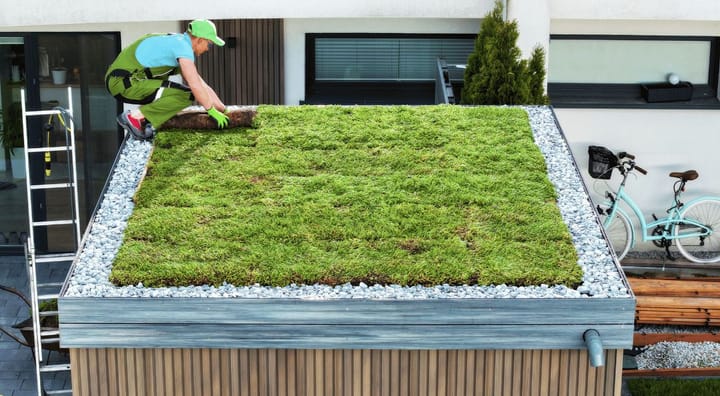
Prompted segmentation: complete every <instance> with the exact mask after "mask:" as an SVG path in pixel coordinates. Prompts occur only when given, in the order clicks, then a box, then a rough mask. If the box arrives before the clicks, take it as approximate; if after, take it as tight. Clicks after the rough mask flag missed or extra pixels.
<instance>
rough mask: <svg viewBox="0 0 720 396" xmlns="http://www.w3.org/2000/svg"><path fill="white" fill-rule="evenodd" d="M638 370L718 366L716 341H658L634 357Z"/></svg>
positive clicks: (718, 354)
mask: <svg viewBox="0 0 720 396" xmlns="http://www.w3.org/2000/svg"><path fill="white" fill-rule="evenodd" d="M635 361H636V363H637V366H638V369H639V370H652V369H663V368H702V367H720V344H718V343H717V342H659V343H657V344H653V345H648V346H647V347H645V348H643V351H642V353H640V354H639V355H637V356H636V357H635Z"/></svg>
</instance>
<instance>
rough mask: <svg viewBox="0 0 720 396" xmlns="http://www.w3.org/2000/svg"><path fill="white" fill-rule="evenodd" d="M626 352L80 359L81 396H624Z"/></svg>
mask: <svg viewBox="0 0 720 396" xmlns="http://www.w3.org/2000/svg"><path fill="white" fill-rule="evenodd" d="M622 352H623V351H622V350H607V351H606V352H605V356H606V365H605V366H604V367H598V368H593V367H591V366H590V365H589V364H588V357H587V352H586V351H585V350H519V349H516V350H367V349H366V350H358V349H340V350H329V349H328V350H322V349H309V350H298V349H209V348H195V349H132V348H131V349H113V348H109V349H76V348H74V349H71V350H70V357H71V361H72V385H73V394H74V395H76V396H100V395H108V396H114V395H122V396H125V395H128V396H131V395H147V396H153V395H157V396H161V395H168V396H170V395H172V396H182V395H206V396H208V395H218V396H224V395H252V396H276V395H277V396H291V395H292V396H310V395H313V396H315V395H317V396H330V395H343V396H380V395H383V396H390V395H399V396H400V395H407V396H426V395H448V396H449V395H457V396H462V395H493V396H494V395H512V396H517V395H553V396H555V395H558V396H562V395H568V396H570V395H588V396H593V395H597V396H600V395H620V386H621V371H622Z"/></svg>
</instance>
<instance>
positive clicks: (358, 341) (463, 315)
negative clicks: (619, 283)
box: [58, 296, 635, 350]
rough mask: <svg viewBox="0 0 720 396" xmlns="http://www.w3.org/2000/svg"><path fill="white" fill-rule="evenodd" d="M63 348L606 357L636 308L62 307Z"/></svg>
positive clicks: (510, 303) (211, 302) (113, 303)
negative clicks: (589, 338)
mask: <svg viewBox="0 0 720 396" xmlns="http://www.w3.org/2000/svg"><path fill="white" fill-rule="evenodd" d="M58 305H59V311H60V318H61V320H60V343H61V345H62V346H63V347H65V348H226V347H227V346H228V345H232V346H233V348H279V349H345V348H351V349H478V350H482V349H582V348H585V344H584V342H583V338H582V336H583V333H584V332H585V331H586V330H588V329H596V330H597V331H598V332H599V333H600V336H601V339H602V342H603V346H604V348H606V349H624V348H630V347H632V337H633V328H634V321H633V319H634V314H635V300H634V299H632V298H622V299H589V298H585V299H521V300H519V299H436V300H416V301H415V300H406V301H402V300H360V299H358V300H348V299H338V300H300V299H233V298H79V297H63V296H61V297H60V298H59V300H58Z"/></svg>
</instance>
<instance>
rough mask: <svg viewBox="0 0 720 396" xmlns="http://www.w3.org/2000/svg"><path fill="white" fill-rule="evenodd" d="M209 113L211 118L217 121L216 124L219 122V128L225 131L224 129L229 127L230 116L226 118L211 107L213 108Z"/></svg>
mask: <svg viewBox="0 0 720 396" xmlns="http://www.w3.org/2000/svg"><path fill="white" fill-rule="evenodd" d="M207 113H208V115H209V116H210V117H212V118H213V119H215V122H217V124H218V128H220V129H223V128H225V127H226V126H227V125H228V119H229V118H228V116H226V115H225V114H223V113H221V112H219V111H217V109H216V108H214V107H211V108H210V109H209V110H208V111H207Z"/></svg>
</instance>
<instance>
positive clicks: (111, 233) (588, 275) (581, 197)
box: [64, 106, 631, 300]
mask: <svg viewBox="0 0 720 396" xmlns="http://www.w3.org/2000/svg"><path fill="white" fill-rule="evenodd" d="M524 109H525V110H526V111H527V113H528V115H529V118H530V124H531V127H532V130H533V135H534V138H535V142H536V144H537V145H538V146H539V148H540V150H541V152H542V153H543V155H544V156H545V161H546V163H547V167H548V177H549V179H550V181H551V182H552V183H553V185H554V186H555V189H556V191H557V193H558V207H559V209H560V213H561V214H562V216H563V219H564V220H565V222H566V224H568V228H569V230H570V233H571V235H572V238H573V241H574V243H575V246H576V249H577V251H578V256H579V260H578V264H579V265H580V266H581V267H582V269H583V271H584V275H583V283H582V285H580V286H579V287H578V288H577V289H571V288H568V287H566V286H563V285H539V286H528V287H516V286H507V285H496V286H449V285H438V286H434V287H423V286H413V287H402V286H398V285H388V286H382V285H365V284H360V285H359V286H352V285H350V284H346V285H339V286H335V287H331V286H326V285H317V284H316V285H290V286H287V287H265V286H259V285H254V286H242V287H235V286H233V285H229V284H224V285H222V286H220V287H214V286H209V285H202V286H188V287H162V288H149V287H144V286H143V285H142V284H138V285H134V286H124V287H117V286H115V285H113V284H112V283H110V281H109V280H108V276H109V274H110V270H111V268H112V262H113V260H114V257H115V255H116V254H117V251H118V249H119V247H120V245H121V244H122V238H123V233H124V230H125V226H126V222H127V219H128V218H129V217H130V215H131V214H132V210H133V202H132V196H133V194H134V192H135V190H136V188H137V185H138V183H139V181H140V180H141V178H142V174H143V172H144V170H145V164H146V163H147V160H148V157H149V155H150V152H151V149H152V144H151V143H148V142H139V141H135V140H129V141H128V142H127V144H126V145H125V148H124V150H123V152H122V153H121V156H120V158H119V161H118V163H117V165H116V166H115V169H114V173H113V175H112V177H111V180H110V183H109V185H108V189H107V192H106V194H105V195H104V197H103V200H102V203H101V206H100V208H99V209H98V211H97V213H96V215H95V218H94V221H93V224H92V228H91V229H90V230H89V232H88V233H87V235H86V236H85V238H84V244H83V249H82V251H81V252H80V255H79V256H78V259H77V260H76V262H75V263H74V265H73V272H72V274H71V276H70V279H69V283H68V287H67V290H66V292H65V294H64V296H66V297H233V298H298V299H347V298H353V299H357V298H360V299H372V300H390V299H401V300H416V299H444V298H450V299H456V298H630V297H631V295H630V292H629V291H628V289H627V288H626V287H625V284H624V282H623V277H622V275H621V274H620V272H619V270H618V268H617V266H616V264H615V262H614V261H613V258H612V256H611V254H610V252H609V249H608V246H607V243H606V242H605V240H604V238H603V236H602V233H601V231H600V226H599V224H598V223H597V217H596V215H595V211H594V209H593V207H592V203H591V202H590V201H589V198H588V196H587V193H586V191H585V188H584V186H583V183H582V180H581V178H580V175H579V173H578V171H577V169H576V167H575V163H574V161H573V159H572V155H571V152H570V149H569V147H568V146H567V143H566V141H565V139H564V138H563V136H562V135H561V133H560V131H559V130H558V128H557V126H556V123H555V117H554V115H553V113H552V110H551V109H550V108H549V107H544V106H543V107H524Z"/></svg>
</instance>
